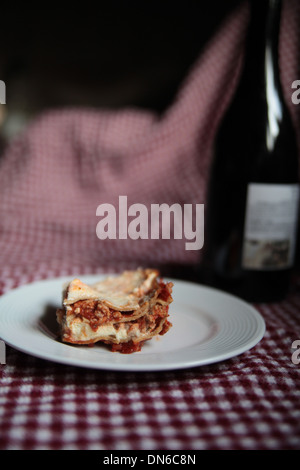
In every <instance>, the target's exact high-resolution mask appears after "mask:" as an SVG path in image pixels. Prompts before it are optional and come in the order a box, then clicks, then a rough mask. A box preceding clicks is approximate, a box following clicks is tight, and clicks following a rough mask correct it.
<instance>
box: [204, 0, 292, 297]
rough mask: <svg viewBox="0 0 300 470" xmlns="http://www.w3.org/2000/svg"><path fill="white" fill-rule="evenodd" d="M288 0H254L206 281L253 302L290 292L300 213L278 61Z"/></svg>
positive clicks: (220, 148) (220, 133) (208, 225)
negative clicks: (283, 6)
mask: <svg viewBox="0 0 300 470" xmlns="http://www.w3.org/2000/svg"><path fill="white" fill-rule="evenodd" d="M280 16H281V3H280V1H279V0H262V1H259V2H257V1H255V0H254V1H252V3H251V17H250V23H249V27H248V35H247V40H246V49H245V58H244V62H243V68H242V72H241V75H240V79H239V82H238V85H237V90H236V92H235V94H234V97H233V99H232V101H231V103H230V105H229V107H228V109H227V111H226V113H225V117H224V118H223V120H222V122H221V124H220V126H219V129H218V130H217V134H216V139H215V145H214V155H213V161H212V166H211V173H210V181H209V184H208V194H207V201H206V215H207V217H206V220H205V242H204V249H203V250H204V253H203V263H202V273H203V279H202V280H203V282H206V283H208V284H210V285H213V286H215V287H217V288H219V289H222V290H225V291H229V292H231V293H233V294H235V295H238V296H240V297H242V298H244V299H245V300H248V301H252V302H272V301H279V300H281V299H283V298H284V297H285V295H286V294H287V291H288V287H289V283H290V276H291V270H292V268H293V261H294V253H295V244H296V232H297V218H298V200H299V186H298V148H297V142H296V137H295V132H294V128H293V125H292V121H291V117H290V115H289V112H288V108H287V106H286V103H285V102H284V98H283V92H282V88H281V84H280V76H279V65H278V42H279V31H280Z"/></svg>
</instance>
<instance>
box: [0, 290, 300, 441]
mask: <svg viewBox="0 0 300 470" xmlns="http://www.w3.org/2000/svg"><path fill="white" fill-rule="evenodd" d="M258 309H259V311H260V312H261V314H262V315H263V317H264V319H265V321H266V333H265V337H264V338H263V339H262V340H261V342H260V343H259V344H258V345H256V346H255V347H254V348H253V349H251V350H250V351H248V352H246V353H244V354H242V355H240V356H238V357H235V358H233V359H230V360H227V361H224V362H221V363H218V364H214V365H210V366H204V367H197V368H192V369H186V370H180V371H169V372H168V371H167V372H151V373H150V372H147V373H131V372H130V373H129V372H109V371H98V370H92V369H81V368H77V367H71V366H65V365H60V364H54V363H52V362H48V361H45V360H41V359H36V358H34V357H31V356H29V355H26V354H23V353H20V352H17V351H16V350H14V349H11V348H9V347H8V348H7V364H6V365H2V366H0V367H1V369H0V422H1V426H0V448H1V449H76V450H78V449H94V450H95V449H98V450H108V449H109V450H202V449H210V450H212V449H299V448H300V387H299V385H300V364H294V363H293V361H292V354H293V353H294V352H295V349H292V343H293V342H294V341H295V340H297V339H300V286H299V287H298V292H296V291H295V292H294V293H292V294H291V295H290V296H289V298H288V299H287V300H286V301H285V302H283V303H281V304H274V305H260V306H258Z"/></svg>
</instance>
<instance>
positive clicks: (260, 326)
mask: <svg viewBox="0 0 300 470" xmlns="http://www.w3.org/2000/svg"><path fill="white" fill-rule="evenodd" d="M117 274H118V273H116V272H113V271H107V272H102V273H98V274H97V273H91V274H86V273H85V274H79V275H72V274H70V275H63V276H58V277H50V278H44V279H37V280H34V281H32V282H28V283H24V284H21V285H19V286H16V287H14V288H12V289H9V290H8V291H6V292H4V293H3V294H2V295H1V296H0V308H1V303H2V301H3V299H5V300H6V299H7V298H8V297H9V296H13V295H14V294H15V293H16V292H20V291H22V290H26V289H29V288H35V287H38V286H39V285H44V286H45V285H47V284H48V283H61V285H63V283H64V282H69V281H70V280H71V279H74V278H75V277H80V278H81V279H83V280H84V279H85V280H86V282H93V280H95V279H96V280H97V279H98V280H99V278H104V277H107V276H110V275H117ZM89 279H90V281H88V280H89ZM164 280H165V281H170V282H174V285H176V284H175V283H177V284H178V283H180V284H181V285H182V286H185V287H194V288H197V289H200V290H202V291H203V290H204V291H207V292H210V293H211V294H216V295H219V296H220V295H221V296H223V297H224V298H227V299H229V300H230V301H232V302H235V303H239V304H241V305H243V307H244V308H246V310H248V314H249V315H250V316H251V315H252V319H253V318H254V319H255V321H256V323H257V325H256V332H255V334H253V335H252V337H251V338H250V339H248V340H247V342H246V343H245V344H244V345H240V346H239V347H235V348H233V349H232V350H231V351H228V352H227V353H221V352H220V353H218V354H216V355H213V356H212V357H207V358H202V359H201V358H200V359H199V358H194V359H190V360H188V361H183V362H182V363H180V364H176V363H174V364H173V363H172V364H170V363H168V362H167V363H166V364H164V363H157V364H155V365H154V364H150V365H146V364H143V363H141V364H138V363H135V364H130V363H127V362H126V363H125V362H124V363H117V362H116V363H109V361H105V363H103V362H101V363H99V364H98V363H96V362H95V363H92V362H89V361H85V360H83V361H79V362H76V357H75V358H72V357H60V356H58V357H55V358H54V356H57V354H55V355H53V354H52V355H51V352H50V357H49V356H48V355H47V354H46V353H45V354H44V353H39V352H37V351H33V350H32V348H28V347H24V346H23V347H22V346H19V345H16V343H14V342H12V341H10V340H7V339H5V335H4V336H3V334H2V331H0V339H3V341H4V342H5V344H7V345H8V346H10V347H12V348H14V349H16V350H18V351H20V352H22V353H24V354H28V355H31V356H33V357H37V358H39V359H43V360H46V361H50V362H53V363H59V364H63V365H69V366H74V367H78V368H85V369H94V370H99V371H101V370H102V371H114V372H118V371H119V372H145V373H146V372H160V371H171V370H183V369H189V368H194V367H202V366H205V365H213V364H216V363H219V362H223V361H226V360H228V359H232V358H234V357H238V356H240V355H241V354H243V353H245V352H247V351H249V350H250V349H252V348H253V347H254V346H256V345H257V344H258V343H259V342H260V341H261V340H262V339H263V337H264V335H265V332H266V323H265V320H264V318H263V316H262V315H261V313H260V312H259V311H258V310H257V309H256V308H255V307H254V306H253V305H251V304H250V303H248V302H246V301H245V300H243V299H242V298H239V297H237V296H235V295H233V294H230V293H228V292H225V291H222V290H219V289H217V288H215V287H212V286H206V285H204V284H201V283H197V282H193V281H188V280H186V279H179V278H174V277H169V276H164ZM0 325H1V313H0ZM48 339H49V338H48ZM61 344H62V345H63V346H68V345H67V344H64V343H61ZM73 346H74V345H73ZM151 354H155V353H151ZM159 354H162V353H159ZM164 354H168V352H165V353H164ZM126 356H127V357H128V356H131V355H126ZM133 356H135V355H133ZM135 357H136V356H135Z"/></svg>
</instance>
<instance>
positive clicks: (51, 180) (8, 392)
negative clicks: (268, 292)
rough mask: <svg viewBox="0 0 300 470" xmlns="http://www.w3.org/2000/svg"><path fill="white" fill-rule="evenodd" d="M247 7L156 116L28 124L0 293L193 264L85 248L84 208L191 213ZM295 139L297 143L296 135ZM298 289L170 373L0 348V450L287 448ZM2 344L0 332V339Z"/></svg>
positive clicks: (233, 74) (71, 115) (18, 158)
mask: <svg viewBox="0 0 300 470" xmlns="http://www.w3.org/2000/svg"><path fill="white" fill-rule="evenodd" d="M299 13H300V9H299V2H297V1H296V0H295V1H294V0H290V1H287V2H285V4H284V16H283V31H282V36H281V44H280V51H281V61H282V62H281V63H282V77H283V84H284V91H285V95H286V97H287V102H288V104H289V106H290V108H291V112H292V115H293V119H294V121H295V122H297V113H298V112H299V111H298V108H297V107H296V106H293V105H292V104H291V100H290V96H291V95H290V85H291V83H292V81H293V80H295V79H297V78H299V77H298V76H297V72H296V70H297V69H296V65H297V64H296V58H297V54H296V51H297V49H298V42H297V38H296V36H295V32H296V31H297V26H298V24H299V18H300V15H299ZM247 18H248V10H247V8H246V6H245V5H242V6H241V7H239V8H238V9H237V10H236V11H235V12H234V13H233V15H231V17H230V18H228V19H227V20H226V21H224V24H223V26H222V28H221V29H220V31H218V32H217V33H216V35H215V36H214V37H213V38H212V40H211V42H210V43H209V44H208V45H207V48H206V49H205V50H204V51H203V52H202V53H201V56H200V57H199V59H198V61H197V62H196V63H195V64H194V67H193V68H192V70H191V71H190V73H189V74H188V76H187V78H186V80H185V81H184V83H183V84H182V88H181V90H180V92H179V93H178V96H177V98H176V100H175V101H174V103H173V105H172V106H170V108H169V109H168V110H167V112H166V113H165V114H164V115H163V116H161V117H158V116H156V115H155V114H153V113H149V112H146V111H145V112H143V111H137V110H133V109H126V110H123V111H120V112H111V111H106V112H98V111H92V110H81V109H76V110H61V111H55V112H49V113H46V114H45V115H44V116H41V117H40V118H38V119H37V120H36V121H34V122H33V123H32V124H31V125H30V126H29V127H28V129H27V130H26V131H25V133H23V134H22V135H21V136H20V137H18V138H17V139H16V140H14V141H13V142H12V143H11V145H10V146H9V147H8V148H7V150H6V152H5V155H4V157H3V159H2V161H1V165H0V214H1V217H0V253H1V273H0V289H1V292H2V293H4V292H7V291H8V290H10V289H11V288H13V287H16V286H18V285H21V284H24V283H28V282H31V281H34V280H36V279H42V278H50V277H55V276H62V275H66V274H68V275H69V274H92V273H98V272H99V273H100V272H103V271H105V270H107V269H109V270H122V269H123V268H124V269H125V268H128V267H135V266H137V265H148V264H149V265H153V264H155V265H158V264H168V263H169V264H172V263H179V264H189V263H191V264H196V263H197V262H198V253H197V252H193V251H186V250H185V249H184V243H183V242H181V241H180V240H135V241H132V240H107V243H106V241H102V242H100V241H99V240H98V239H97V237H96V232H95V229H96V223H97V218H96V208H97V206H98V205H99V204H101V203H104V202H106V203H113V204H115V205H117V204H116V203H117V197H118V196H119V195H127V196H128V203H129V204H132V203H133V202H139V203H143V204H145V205H149V204H151V203H154V202H158V203H161V202H165V203H168V204H171V203H173V202H180V203H202V202H205V201H204V194H205V188H206V181H207V174H208V171H209V165H210V155H211V148H212V141H213V136H214V133H215V130H216V127H217V125H218V122H219V120H220V119H221V117H222V114H223V112H224V110H225V108H226V105H227V103H228V100H229V99H230V97H231V96H232V93H233V91H234V86H235V83H236V79H237V77H238V72H239V64H240V59H241V57H242V51H243V38H244V32H245V29H246V25H247ZM299 136H300V134H299V133H298V137H299ZM299 308H300V285H297V283H296V284H295V286H294V291H293V292H292V293H291V294H290V296H289V298H288V299H287V300H286V301H285V302H283V303H280V304H270V305H259V306H258V309H259V310H260V312H261V313H262V315H263V316H264V318H265V321H266V326H267V331H266V334H265V337H264V339H263V340H262V341H261V342H260V343H259V344H258V345H257V346H256V347H254V348H253V349H251V350H250V351H248V352H246V353H244V354H242V355H241V356H239V357H236V358H233V359H231V360H228V361H225V362H223V363H219V364H215V365H211V366H205V367H201V368H194V369H187V370H183V371H172V372H159V373H137V374H134V373H121V372H102V371H95V370H87V369H79V368H76V367H71V366H65V365H60V364H54V363H51V362H47V361H44V360H40V359H37V358H34V357H31V356H28V355H26V354H23V353H20V352H18V351H16V350H14V349H12V348H9V347H7V358H6V362H7V363H6V365H2V366H0V448H1V449H111V450H125V449H126V450H132V449H136V450H138V449H146V450H147V449H151V450H156V449H157V450H160V449H168V450H171V449H174V450H180V449H182V450H187V449H191V450H197V449H299V447H300V424H299V423H300V416H299V415H300V406H299V404H300V388H299V383H300V365H297V364H294V363H293V362H292V353H293V352H294V351H293V349H292V348H291V346H292V343H293V341H295V340H297V339H300V327H299V325H300V321H299V317H300V314H299ZM0 334H1V332H0Z"/></svg>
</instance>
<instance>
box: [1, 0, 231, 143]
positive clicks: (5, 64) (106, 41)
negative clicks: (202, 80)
mask: <svg viewBox="0 0 300 470" xmlns="http://www.w3.org/2000/svg"><path fill="white" fill-rule="evenodd" d="M239 3H240V1H239V0H227V1H217V2H216V1H212V2H201V1H199V0H198V1H196V0H188V1H186V2H164V1H163V2H160V3H157V4H156V3H155V2H139V3H136V2H130V1H128V2H125V1H123V2H121V1H107V2H99V3H98V4H97V8H95V7H90V6H89V5H88V4H85V3H79V4H78V5H77V6H76V7H75V6H72V7H70V8H69V9H62V8H58V9H54V7H53V6H52V5H51V4H49V3H43V4H42V8H40V9H36V8H33V7H29V6H28V4H26V3H25V2H24V3H23V5H22V6H20V7H16V6H15V5H14V4H12V3H6V5H4V6H1V28H0V79H2V80H4V81H5V83H6V87H7V89H6V103H7V106H6V117H7V116H10V117H12V116H13V117H14V118H15V119H14V121H13V122H14V124H12V123H11V122H10V124H9V125H7V124H6V126H4V127H3V126H2V133H6V134H7V135H8V136H10V135H12V134H13V133H15V132H16V131H17V130H18V128H20V127H22V125H24V124H25V123H26V122H27V120H28V119H29V118H30V117H32V116H34V115H35V114H37V113H39V112H40V111H42V110H44V109H49V108H55V107H64V106H87V107H96V108H97V107H108V108H114V109H115V108H122V107H125V106H135V107H140V108H146V109H151V110H155V111H157V112H163V110H164V109H166V107H168V105H169V104H170V103H171V102H172V100H173V99H174V96H175V94H176V92H177V90H178V87H179V86H180V84H181V82H182V80H183V79H184V77H185V75H186V73H187V71H188V70H189V67H190V66H191V65H192V64H193V62H194V60H195V59H196V58H197V56H198V55H199V53H200V51H201V49H202V47H203V46H204V45H205V44H206V42H207V41H208V40H209V38H210V37H211V36H212V35H213V33H214V31H215V30H216V28H217V27H218V25H219V23H220V22H221V21H222V19H223V18H224V16H225V15H227V14H228V13H229V12H230V11H231V10H232V9H233V8H235V7H236V6H237V5H238V4H239Z"/></svg>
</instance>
